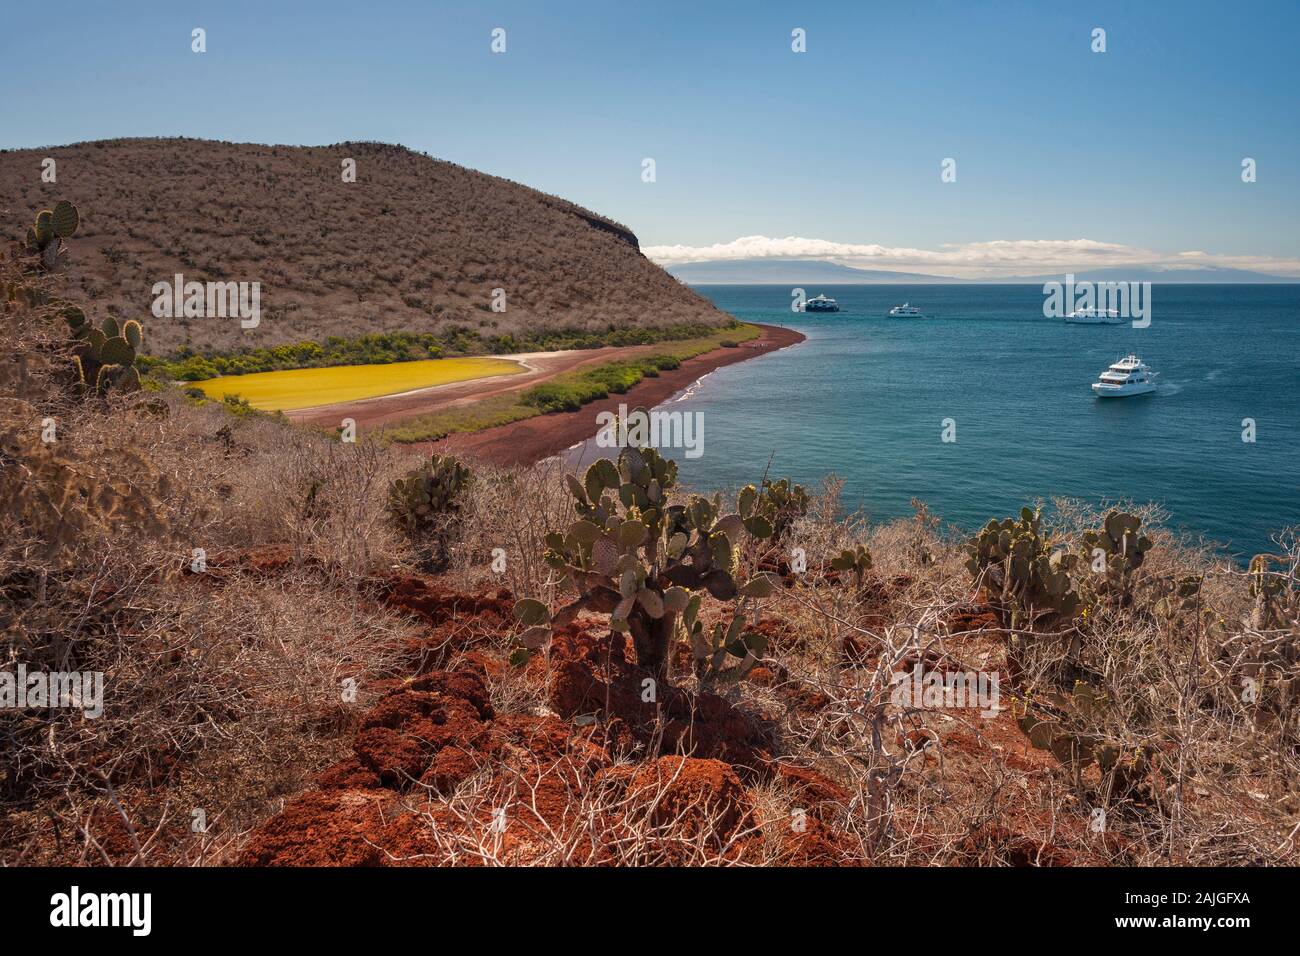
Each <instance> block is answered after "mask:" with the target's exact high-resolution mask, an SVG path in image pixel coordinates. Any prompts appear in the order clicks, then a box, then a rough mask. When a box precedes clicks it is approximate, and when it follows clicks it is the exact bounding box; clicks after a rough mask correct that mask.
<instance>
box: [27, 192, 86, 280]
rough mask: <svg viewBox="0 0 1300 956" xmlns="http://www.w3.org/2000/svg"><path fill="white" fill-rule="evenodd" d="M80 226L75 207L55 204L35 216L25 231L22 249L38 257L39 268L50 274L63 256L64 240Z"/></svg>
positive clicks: (70, 204) (78, 214) (64, 203)
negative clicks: (30, 225)
mask: <svg viewBox="0 0 1300 956" xmlns="http://www.w3.org/2000/svg"><path fill="white" fill-rule="evenodd" d="M80 225H81V215H80V213H79V212H78V211H77V207H76V206H74V205H73V204H72V203H70V202H68V201H67V200H60V201H59V202H57V203H55V205H54V208H53V209H45V210H42V211H41V212H39V213H37V214H36V221H35V222H34V223H33V225H32V227H31V228H30V229H28V230H27V235H26V239H25V241H24V248H25V249H26V251H27V252H28V253H30V254H31V255H35V256H39V257H40V259H39V262H40V265H41V268H43V269H45V270H46V271H49V272H52V271H54V270H55V269H56V268H58V266H59V264H60V262H61V260H62V256H63V255H64V252H65V249H64V240H65V239H68V238H70V237H71V236H72V235H73V234H74V233H75V232H76V231H77V228H78V226H80Z"/></svg>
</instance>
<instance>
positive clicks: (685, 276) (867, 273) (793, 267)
mask: <svg viewBox="0 0 1300 956" xmlns="http://www.w3.org/2000/svg"><path fill="white" fill-rule="evenodd" d="M664 268H665V270H666V271H667V272H668V273H669V274H670V275H673V276H676V277H677V278H678V279H680V280H681V281H683V282H685V283H686V284H687V285H790V284H796V283H801V282H822V283H833V284H839V285H890V284H897V283H912V284H922V283H932V284H956V283H960V284H972V285H974V284H982V285H1040V284H1042V283H1044V282H1052V281H1057V282H1059V281H1060V279H1061V276H1062V275H1064V274H1065V272H1066V271H1068V270H1062V271H1061V272H1057V273H1052V274H1047V275H1025V276H1009V277H1005V278H998V279H960V278H957V277H956V276H943V275H926V274H924V273H920V272H889V271H885V270H878V269H857V268H854V267H853V266H846V265H841V264H840V263H838V262H828V261H826V260H824V259H728V260H715V261H712V262H683V263H680V264H676V265H668V266H665V267H664ZM1074 277H1075V279H1077V280H1078V281H1080V282H1169V283H1245V282H1252V283H1276V282H1286V283H1291V282H1296V281H1300V280H1296V279H1293V278H1288V277H1286V276H1274V275H1266V274H1264V273H1262V272H1252V271H1250V270H1249V269H1162V268H1152V267H1141V266H1138V267H1134V268H1131V269H1079V270H1075V271H1074Z"/></svg>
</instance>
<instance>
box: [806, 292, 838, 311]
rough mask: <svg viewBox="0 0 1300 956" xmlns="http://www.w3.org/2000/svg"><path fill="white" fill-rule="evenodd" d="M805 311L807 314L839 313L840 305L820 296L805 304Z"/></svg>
mask: <svg viewBox="0 0 1300 956" xmlns="http://www.w3.org/2000/svg"><path fill="white" fill-rule="evenodd" d="M803 310H804V311H805V312H838V311H839V310H840V304H839V303H838V302H836V301H835V300H834V299H832V298H829V297H827V296H824V295H819V296H816V297H815V298H812V299H809V300H808V301H807V302H805V303H804V304H803Z"/></svg>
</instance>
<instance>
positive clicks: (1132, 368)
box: [1092, 355, 1157, 398]
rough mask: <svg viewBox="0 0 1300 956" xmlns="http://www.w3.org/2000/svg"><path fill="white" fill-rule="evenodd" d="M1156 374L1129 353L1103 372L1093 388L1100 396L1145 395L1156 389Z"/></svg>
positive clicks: (1093, 384)
mask: <svg viewBox="0 0 1300 956" xmlns="http://www.w3.org/2000/svg"><path fill="white" fill-rule="evenodd" d="M1156 374H1157V373H1155V372H1153V371H1151V369H1150V368H1149V367H1148V366H1147V364H1146V363H1145V362H1143V361H1142V360H1141V359H1140V358H1138V357H1137V356H1136V355H1127V356H1125V357H1124V358H1122V359H1120V360H1119V361H1118V362H1116V363H1115V364H1114V365H1112V366H1111V367H1110V368H1108V369H1106V371H1104V372H1102V373H1101V378H1099V379H1098V380H1097V381H1095V382H1093V383H1092V390H1093V391H1094V392H1096V393H1097V397H1098V398H1123V397H1125V396H1127V395H1145V394H1146V393H1147V392H1154V391H1155V390H1156V381H1155V377H1156Z"/></svg>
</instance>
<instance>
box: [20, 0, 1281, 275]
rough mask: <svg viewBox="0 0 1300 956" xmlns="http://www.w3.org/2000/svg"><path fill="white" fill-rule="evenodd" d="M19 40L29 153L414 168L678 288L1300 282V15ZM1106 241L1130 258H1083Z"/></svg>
mask: <svg viewBox="0 0 1300 956" xmlns="http://www.w3.org/2000/svg"><path fill="white" fill-rule="evenodd" d="M0 18H2V19H0V52H2V53H4V54H6V56H5V62H8V63H10V64H11V65H13V67H14V68H13V69H11V70H10V71H9V75H8V78H7V80H6V87H7V89H6V94H5V97H4V99H3V101H0V146H3V147H33V146H40V145H50V144H60V143H66V142H71V141H77V140H86V139H99V138H106V137H114V136H155V135H185V136H195V137H206V138H215V139H226V140H237V141H259V142H278V143H303V144H322V143H331V142H337V141H341V140H346V139H379V140H386V141H393V142H400V143H403V144H405V145H407V146H410V147H412V148H415V149H420V150H425V151H428V152H429V153H431V154H432V155H434V156H438V157H441V158H444V159H449V160H453V161H455V162H458V163H462V164H464V165H467V166H471V167H473V168H476V169H480V170H483V171H485V172H489V173H494V174H496V175H500V176H506V177H508V178H510V179H514V180H518V181H520V182H523V183H526V184H528V185H531V186H536V187H538V188H540V189H544V190H546V191H547V192H552V193H556V194H558V195H561V196H564V197H566V198H570V199H573V200H574V201H576V202H579V203H581V204H583V205H586V206H589V207H591V208H593V209H595V210H597V211H600V212H602V213H605V214H607V215H610V216H612V217H614V218H616V219H619V220H621V221H623V222H625V223H627V224H628V225H629V226H631V227H632V228H633V229H634V230H635V231H636V232H637V234H638V236H639V237H640V238H641V242H642V245H643V246H645V247H649V248H650V250H651V253H652V255H654V256H655V257H656V258H659V259H661V261H672V260H673V259H674V258H676V259H681V258H690V257H692V256H696V257H698V254H699V253H700V251H701V249H705V248H709V247H715V246H716V247H717V248H716V249H713V252H714V253H715V254H717V255H721V256H733V257H734V256H744V255H773V254H787V253H792V254H805V253H807V252H808V250H813V252H814V254H822V255H826V257H831V258H838V259H840V260H841V261H848V262H851V263H852V264H855V265H868V266H870V265H872V264H876V265H878V266H879V267H881V268H904V269H908V268H915V269H916V271H933V272H940V273H945V274H977V273H980V272H985V273H989V274H993V273H992V272H990V270H996V269H999V268H1001V269H1003V271H1004V273H1005V272H1006V271H1007V270H1010V271H1012V272H1022V273H1023V272H1034V271H1050V268H1047V267H1051V268H1054V267H1055V266H1056V265H1059V264H1061V263H1062V262H1065V261H1066V260H1068V259H1070V257H1072V256H1077V257H1078V258H1080V260H1081V261H1082V262H1084V263H1085V264H1090V265H1109V264H1113V263H1116V262H1118V263H1123V262H1135V261H1175V262H1177V261H1183V262H1187V263H1188V264H1219V265H1239V266H1246V267H1251V268H1260V269H1263V270H1264V271H1284V272H1290V273H1292V274H1300V230H1297V229H1296V228H1295V223H1296V222H1297V221H1300V119H1297V117H1298V116H1300V103H1298V102H1297V93H1298V92H1300V82H1297V81H1298V80H1300V75H1298V74H1300V65H1297V64H1298V63H1300V58H1298V57H1297V56H1296V54H1295V52H1294V43H1295V38H1296V37H1297V36H1300V4H1298V3H1296V2H1295V0H1285V2H1280V0H1279V2H1267V3H1256V2H1250V0H1244V2H1235V3H1233V4H1227V3H1223V2H1220V3H1199V2H1174V0H1159V2H1134V0H1128V2H1123V3H1086V2H1069V3H1067V2H1053V0H1038V2H996V0H993V2H981V3H973V2H960V0H953V2H935V0H908V2H895V3H883V2H865V0H859V2H846V3H835V2H828V3H784V4H782V3H740V2H727V3H721V2H719V3H702V2H694V3H675V2H655V3H632V2H626V3H625V2H617V3H615V2H591V3H576V2H575V3H568V2H545V3H542V2H537V0H527V2H520V3H492V2H481V3H439V2H380V0H374V2H371V3H355V2H352V3H343V2H336V0H314V2H311V3H306V2H273V0H261V2H247V0H222V2H215V0H212V2H187V0H166V2H162V0H124V2H115V3H102V2H85V0H67V2H61V3H59V4H48V3H45V4H18V3H8V4H6V5H5V9H4V11H3V14H0ZM196 26H199V27H203V28H204V29H205V30H206V31H207V43H208V52H207V53H205V54H203V55H197V54H194V53H192V52H191V51H190V31H191V29H192V28H194V27H196ZM494 27H503V28H505V30H506V31H507V34H506V38H507V52H506V53H504V54H493V53H492V52H491V50H490V46H489V44H490V31H491V30H492V29H493V28H494ZM795 27H801V28H803V29H805V30H806V31H807V46H808V52H806V53H802V54H796V53H794V52H792V51H791V48H790V44H791V40H790V32H791V30H792V29H793V28H795ZM1094 27H1102V28H1104V29H1105V30H1106V41H1107V51H1106V52H1105V53H1094V52H1092V50H1091V42H1092V40H1091V32H1092V30H1093V28H1094ZM42 50H43V51H47V52H46V53H45V54H44V55H37V52H36V51H42ZM55 51H58V52H55ZM34 63H42V64H44V65H43V66H41V67H40V68H37V67H35V66H33V67H32V68H30V69H24V68H20V65H21V64H34ZM644 157H652V158H654V159H655V161H656V166H657V170H656V171H657V180H656V181H655V182H654V183H645V182H642V181H641V175H640V173H641V161H642V159H643V158H644ZM948 157H951V158H953V159H955V160H956V170H957V180H956V182H953V183H942V182H941V181H940V175H939V174H940V163H941V161H942V160H943V159H945V158H948ZM1244 157H1251V158H1254V159H1255V160H1256V162H1257V164H1258V181H1257V182H1255V183H1250V184H1246V183H1243V182H1242V181H1241V162H1242V159H1243V158H1244ZM739 237H766V241H758V240H752V241H750V242H749V243H748V244H746V245H743V246H737V245H735V244H734V241H735V240H736V239H737V238H739ZM787 237H798V238H799V239H802V240H816V241H818V242H820V243H822V245H800V244H798V243H790V242H787V241H786V240H787ZM1081 239H1082V240H1088V241H1089V243H1096V244H1101V245H1098V246H1096V247H1094V246H1092V245H1077V244H1076V245H1061V243H1063V242H1067V241H1072V240H1081ZM991 243H992V244H996V243H1009V245H989V244H991ZM677 246H680V247H683V248H684V250H685V251H683V250H674V249H673V247H677ZM817 250H821V251H820V252H817ZM846 252H847V253H852V254H849V255H846V254H840V255H834V253H846ZM1186 252H1200V253H1204V257H1203V258H1202V257H1195V256H1193V257H1186V256H1183V257H1178V256H1177V254H1178V253H1186ZM1039 266H1043V267H1044V268H1041V269H1040V268H1039Z"/></svg>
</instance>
